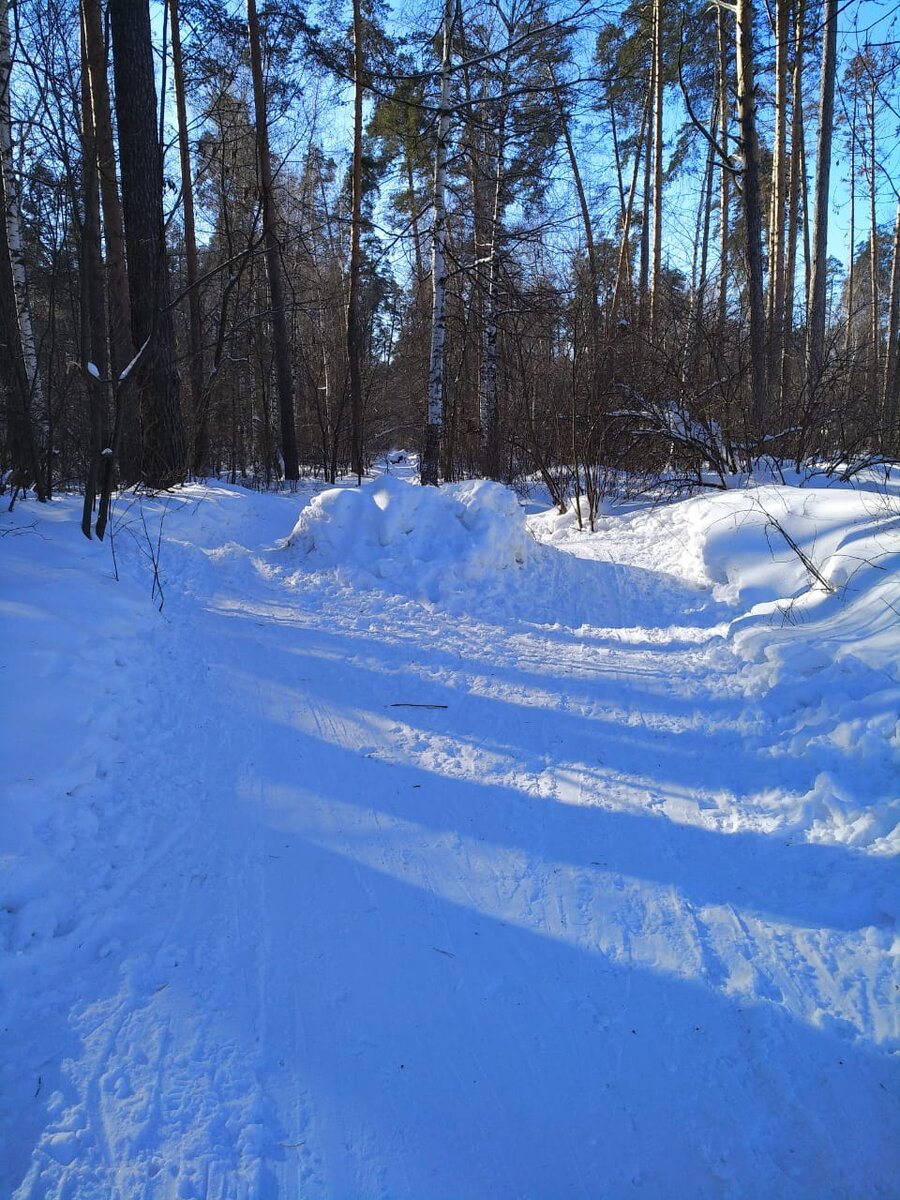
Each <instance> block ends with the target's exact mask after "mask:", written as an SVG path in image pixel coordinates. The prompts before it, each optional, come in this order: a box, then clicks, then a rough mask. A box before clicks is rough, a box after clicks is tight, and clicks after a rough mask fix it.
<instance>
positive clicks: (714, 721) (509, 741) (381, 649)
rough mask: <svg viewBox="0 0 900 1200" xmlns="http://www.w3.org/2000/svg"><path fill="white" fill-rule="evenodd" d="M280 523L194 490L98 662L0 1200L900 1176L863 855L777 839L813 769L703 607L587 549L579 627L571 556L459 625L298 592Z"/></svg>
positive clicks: (882, 904) (880, 938) (572, 1188)
mask: <svg viewBox="0 0 900 1200" xmlns="http://www.w3.org/2000/svg"><path fill="white" fill-rule="evenodd" d="M229 506H230V508H231V509H232V510H233V511H232V515H231V516H228V513H227V512H226V511H225V510H227V509H228V507H229ZM294 507H296V502H295V503H294ZM210 509H215V513H214V516H215V519H212V514H210V517H209V519H207V518H206V516H205V513H206V512H207V511H208V510H210ZM219 510H222V511H221V512H220V511H219ZM292 511H293V510H292V508H291V503H290V502H289V501H286V502H284V503H282V504H280V505H277V504H273V503H271V502H269V503H267V504H263V503H262V502H261V501H255V500H254V499H253V498H252V497H248V498H247V499H246V500H245V501H242V502H238V501H236V500H235V499H234V496H233V495H230V494H223V495H219V496H217V495H216V494H215V492H213V493H211V494H210V496H209V498H208V499H207V500H206V501H205V502H204V504H201V505H198V506H197V511H196V514H195V515H194V517H193V518H192V523H191V524H190V525H189V526H187V525H185V524H184V523H181V524H177V528H176V532H172V533H170V534H167V537H166V541H165V542H164V544H163V565H164V570H165V573H166V576H167V583H166V606H165V608H164V610H163V614H162V616H161V617H156V616H155V614H154V615H151V616H148V619H147V621H146V623H145V626H144V628H142V629H141V630H140V631H139V635H140V645H141V653H140V657H139V658H136V657H135V649H134V646H135V637H134V633H133V632H131V631H126V630H125V629H114V630H113V634H112V635H111V636H110V638H109V639H108V641H107V643H106V646H107V651H108V656H109V660H110V664H111V665H110V667H109V669H108V671H107V672H106V676H105V678H106V680H107V684H106V686H107V689H108V695H107V696H106V697H97V696H94V697H92V698H91V700H90V702H89V704H90V710H89V712H88V713H86V714H84V717H83V719H84V723H85V739H84V749H85V754H84V758H83V761H82V763H81V764H80V766H78V770H79V771H80V774H79V777H78V778H77V779H75V778H73V772H74V771H75V770H76V765H77V764H76V765H73V764H71V763H68V764H61V765H58V767H57V772H58V780H59V782H60V784H62V783H63V782H64V783H65V786H66V788H67V789H69V788H73V789H82V790H83V791H84V792H85V793H86V794H87V795H88V796H89V800H90V803H89V806H88V807H87V808H86V810H85V811H86V813H87V814H88V815H87V816H86V817H85V820H86V821H89V834H90V836H92V837H93V838H94V839H95V841H96V846H97V851H96V856H95V860H96V862H97V864H98V868H97V872H96V875H95V876H94V877H92V878H75V877H72V874H71V872H69V874H68V875H67V874H66V864H65V863H62V864H60V875H61V883H62V885H63V886H65V887H66V888H69V889H71V895H72V904H71V909H72V912H73V913H74V914H75V917H74V921H73V922H71V923H70V925H65V924H64V925H63V927H62V928H57V929H55V930H54V932H53V937H52V941H53V942H54V945H55V949H54V954H55V956H56V957H54V958H52V959H51V958H49V957H48V956H47V952H46V951H45V949H44V948H43V947H42V945H40V944H39V945H35V946H34V947H33V948H31V947H28V946H25V947H19V953H18V956H17V957H15V958H14V959H13V960H12V970H11V972H10V973H9V978H8V980H7V986H8V1000H7V1002H6V1003H5V1004H4V1006H3V1009H2V1012H3V1017H4V1020H3V1027H4V1030H5V1032H4V1037H5V1038H7V1039H10V1041H11V1042H13V1041H14V1042H15V1043H16V1044H18V1045H19V1046H20V1047H21V1052H20V1054H19V1061H23V1058H24V1059H25V1060H27V1061H28V1062H30V1063H32V1064H33V1070H32V1071H31V1073H30V1074H28V1075H27V1076H25V1075H22V1076H20V1077H16V1078H15V1079H12V1078H9V1077H8V1073H7V1077H5V1078H4V1085H5V1087H6V1099H5V1105H4V1107H5V1109H6V1112H5V1113H4V1123H5V1125H6V1128H7V1129H12V1131H13V1134H14V1138H15V1143H14V1144H11V1145H8V1146H7V1147H6V1149H5V1151H3V1152H2V1155H0V1159H2V1161H0V1193H2V1194H3V1195H10V1196H12V1197H13V1198H14V1200H26V1198H27V1200H39V1198H40V1200H44V1198H48V1200H49V1198H57V1197H58V1198H63V1197H71V1198H72V1200H76V1198H77V1200H93V1198H94V1197H97V1198H100V1197H103V1198H107V1197H109V1198H119V1197H121V1198H122V1200H126V1198H131V1197H142V1198H145V1200H169V1198H176V1197H177V1198H179V1200H189V1198H198V1200H250V1198H257V1197H259V1198H262V1200H265V1198H269V1197H272V1198H274V1197H284V1198H294V1197H304V1198H307V1197H308V1198H310V1200H313V1198H322V1200H326V1198H327V1200H340V1198H346V1200H354V1198H359V1200H364V1198H365V1200H368V1198H372V1200H375V1198H382V1197H383V1198H385V1200H395V1198H396V1200H400V1198H404V1197H405V1198H409V1200H432V1198H433V1200H438V1198H442V1197H446V1198H447V1200H451V1198H454V1197H471V1198H480V1197H481V1198H484V1200H488V1198H490V1200H501V1198H507V1197H508V1198H520V1197H533V1198H536V1200H542V1198H552V1197H564V1196H565V1197H569V1196H571V1197H612V1198H615V1197H619V1196H625V1195H632V1194H640V1195H641V1196H656V1197H661V1198H673V1197H674V1198H676V1200H677V1198H678V1197H763V1198H765V1197H773V1198H774V1197H778V1198H790V1197H808V1198H813V1197H815V1198H817V1200H824V1198H827V1197H835V1198H838V1197H840V1198H851V1197H859V1198H861V1200H862V1198H866V1200H872V1198H875V1197H891V1196H897V1195H898V1194H900V1193H898V1190H897V1187H898V1185H897V1179H898V1177H900V1176H898V1174H897V1171H898V1168H900V1161H898V1155H897V1145H898V1140H897V1135H898V1121H897V1117H898V1109H897V1104H896V1095H897V1084H898V1071H897V1054H896V1052H897V1048H898V1045H900V1039H898V1024H897V1015H896V1014H897V999H896V993H897V988H898V982H897V973H896V971H895V969H894V968H893V964H892V957H891V947H892V944H893V934H892V930H891V925H890V917H889V915H888V914H889V913H890V911H891V910H890V907H889V905H890V903H891V901H892V896H893V889H894V881H893V878H892V872H893V864H891V862H890V861H889V860H888V859H887V858H884V857H878V856H872V855H865V854H859V853H855V852H853V851H851V850H848V849H847V848H845V847H842V846H829V845H813V844H809V843H807V842H801V841H799V840H797V841H795V840H794V839H793V838H792V837H791V830H790V828H789V827H788V828H779V827H778V825H777V822H776V821H775V819H774V817H773V814H772V811H771V804H770V803H769V801H768V800H767V799H766V797H767V796H768V795H769V793H770V792H771V789H772V788H773V787H774V786H775V785H774V781H773V779H772V774H773V770H774V769H775V768H773V763H772V759H773V756H779V755H780V756H782V757H781V758H779V761H778V764H777V771H778V780H779V786H780V787H782V788H783V790H785V791H787V792H792V793H796V794H798V795H802V794H804V793H805V792H807V791H808V790H809V789H810V788H811V787H812V786H813V784H814V778H811V777H810V772H811V767H810V762H809V760H808V759H806V758H804V757H803V755H802V753H798V754H796V756H795V757H789V756H788V755H786V754H785V748H784V746H783V744H782V739H781V735H780V732H779V729H778V727H777V722H778V718H777V716H776V715H775V714H774V712H773V711H770V710H769V709H768V708H767V704H766V696H765V694H762V695H760V696H758V697H756V698H755V699H749V700H748V697H747V695H746V693H745V688H744V684H743V682H742V677H741V671H742V667H741V663H740V661H739V660H738V658H737V657H736V655H735V653H734V652H733V650H732V649H731V647H730V644H729V643H728V642H727V640H726V639H725V638H724V637H723V633H724V631H725V625H724V624H723V621H724V615H723V612H722V611H721V609H720V608H719V607H717V606H716V605H715V604H714V603H713V602H712V600H711V598H709V596H708V595H707V596H704V594H701V591H700V589H699V588H691V587H688V586H687V585H685V584H683V583H681V582H675V581H673V579H672V577H670V576H667V575H666V574H665V572H662V571H661V572H658V573H655V574H654V573H653V572H643V573H641V574H640V575H638V574H637V573H636V572H634V571H631V570H629V569H627V568H622V567H618V568H615V569H609V568H607V567H606V564H597V563H594V562H584V563H578V564H576V566H577V567H578V570H579V571H580V572H581V574H580V575H579V576H578V578H579V580H580V582H581V586H582V587H583V588H585V589H590V588H591V587H596V589H597V595H598V597H599V600H598V603H597V605H596V609H597V612H598V613H600V614H603V615H604V616H605V618H606V619H607V620H608V621H609V624H608V625H605V626H590V625H586V624H585V623H584V622H583V620H581V609H580V606H577V605H576V606H575V607H576V608H578V612H577V613H576V614H575V616H574V618H573V619H572V621H571V622H570V623H567V611H568V609H567V605H572V604H573V603H574V602H573V600H572V597H571V595H570V592H569V591H568V590H567V589H569V588H570V587H571V583H572V578H573V577H572V574H571V571H572V562H573V561H574V560H570V562H569V563H568V565H566V564H562V565H559V564H554V563H552V562H551V563H550V565H549V566H547V567H546V568H545V570H546V573H547V579H546V588H547V595H546V597H545V600H546V604H545V606H544V608H545V611H542V613H541V614H539V616H540V617H541V619H538V620H534V621H533V620H529V616H528V613H527V612H522V613H518V614H516V615H515V619H514V620H512V621H503V622H502V623H501V622H500V621H495V622H492V620H491V614H490V608H489V607H488V610H487V612H486V614H484V615H482V616H479V611H478V608H477V605H476V604H473V605H472V611H468V612H462V613H459V612H457V613H453V614H450V613H447V612H444V611H442V610H441V608H440V607H439V606H432V605H429V604H424V603H420V602H418V601H415V600H412V599H410V598H408V597H403V596H394V597H389V596H386V595H385V594H384V593H383V592H380V591H377V590H370V591H363V592H359V591H358V590H356V589H353V588H351V587H349V586H348V585H347V584H346V583H344V582H342V579H341V576H340V574H339V573H334V572H320V573H318V574H317V573H312V572H307V571H304V570H302V569H301V570H298V569H297V564H296V563H295V562H293V561H292V560H291V559H290V557H289V556H288V555H286V554H285V552H284V551H283V550H281V549H279V548H278V547H277V546H276V544H275V543H276V539H277V538H279V537H281V536H283V534H284V533H285V530H286V529H289V528H290V521H291V519H292V517H291V515H290V514H291V513H292ZM223 514H224V515H223ZM225 521H227V522H228V531H227V532H228V536H229V538H230V539H231V540H229V541H228V542H225V543H221V542H220V541H219V540H217V539H219V538H220V536H221V535H220V534H219V531H220V530H221V528H222V526H223V523H224V522H225ZM266 522H268V525H266ZM174 524H175V523H174V522H173V525H174ZM260 529H267V531H268V541H267V542H265V543H264V544H262V545H259V544H256V543H255V542H254V541H252V540H251V539H252V538H253V537H254V536H255V537H257V538H258V537H259V534H258V533H257V532H256V531H258V530H260ZM251 531H253V532H251ZM179 533H185V534H186V533H189V534H190V539H191V540H190V542H188V541H186V540H185V541H180V540H179ZM686 536H687V535H686ZM192 543H193V544H192ZM564 566H565V569H563V567H564ZM648 588H650V589H651V590H650V594H649V597H648ZM654 589H655V590H654ZM654 605H656V611H657V612H658V625H657V626H656V627H655V628H651V629H649V630H648V629H646V628H645V627H644V624H645V620H646V613H647V611H648V610H653V609H654ZM554 611H555V612H556V613H557V614H558V617H557V619H556V620H545V619H543V618H545V617H547V616H548V615H549V614H552V613H553V612H554ZM573 611H574V610H573ZM129 656H130V658H129ZM115 662H119V663H121V664H123V669H121V671H120V674H121V676H122V680H121V681H119V680H117V679H116V668H115V667H114V666H112V664H113V663H115ZM47 669H48V670H49V669H50V667H49V665H48V668H47ZM101 700H102V703H101ZM411 705H442V706H446V707H440V708H428V707H409V706H411ZM394 706H401V707H394ZM813 719H814V718H813ZM135 723H139V724H140V726H141V728H143V729H144V731H145V736H144V739H143V741H142V743H141V746H140V753H139V754H138V755H137V756H136V757H135V756H134V755H125V754H124V753H122V754H118V753H117V746H122V745H123V744H124V742H125V741H126V740H127V737H128V730H129V729H130V728H133V726H134V724H135ZM813 728H815V726H814V725H813ZM795 749H796V748H795ZM88 764H90V765H88ZM735 779H739V780H741V781H742V783H741V788H742V790H741V791H736V790H735V786H734V780H735ZM119 818H121V820H119ZM60 939H62V941H63V943H64V949H63V950H60V949H59V946H58V945H56V943H58V942H59V941H60ZM42 955H43V957H42ZM48 972H50V975H51V983H50V985H48V982H47V978H48ZM36 1029H37V1031H38V1032H35V1030H36Z"/></svg>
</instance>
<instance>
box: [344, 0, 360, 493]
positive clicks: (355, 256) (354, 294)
mask: <svg viewBox="0 0 900 1200" xmlns="http://www.w3.org/2000/svg"><path fill="white" fill-rule="evenodd" d="M362 126H363V19H362V3H361V0H353V162H352V165H351V170H350V193H351V197H350V280H349V286H348V288H347V361H348V364H349V375H350V439H351V451H350V452H351V456H352V462H353V471H354V473H355V474H356V480H357V483H360V484H361V483H362V476H363V429H362V422H363V412H362V407H363V403H362V365H361V362H360V359H361V357H362V329H361V324H360V315H359V283H360V270H361V265H362V253H361V250H360V234H361V225H362V185H363V178H362V174H363V172H362V139H363V127H362Z"/></svg>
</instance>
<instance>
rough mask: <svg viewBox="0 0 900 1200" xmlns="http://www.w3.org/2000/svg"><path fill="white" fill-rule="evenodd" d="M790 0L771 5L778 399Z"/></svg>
mask: <svg viewBox="0 0 900 1200" xmlns="http://www.w3.org/2000/svg"><path fill="white" fill-rule="evenodd" d="M790 7H791V5H790V0H776V3H775V137H774V144H773V150H772V188H771V192H772V202H771V206H770V219H769V298H768V309H769V312H768V317H769V380H770V386H771V388H772V390H773V392H774V393H776V395H775V399H776V401H777V400H779V399H780V396H779V395H778V393H780V390H781V389H780V386H779V383H780V368H781V350H782V344H783V338H784V297H785V265H786V264H785V245H784V239H785V215H786V214H785V209H786V205H787V188H788V172H787V114H788V47H789V43H790V33H791V21H790Z"/></svg>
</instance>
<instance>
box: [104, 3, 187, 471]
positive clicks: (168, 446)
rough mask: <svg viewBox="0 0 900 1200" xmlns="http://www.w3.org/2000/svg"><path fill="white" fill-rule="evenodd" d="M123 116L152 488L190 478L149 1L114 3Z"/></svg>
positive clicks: (131, 277) (144, 436) (145, 467)
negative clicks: (171, 294)
mask: <svg viewBox="0 0 900 1200" xmlns="http://www.w3.org/2000/svg"><path fill="white" fill-rule="evenodd" d="M109 16H110V26H111V29H112V42H113V67H114V72H115V81H116V118H117V124H118V133H119V160H120V168H121V176H122V209H123V214H124V218H125V244H126V253H127V265H128V290H129V294H130V297H131V326H132V338H133V340H134V344H135V346H137V347H138V348H139V349H140V350H142V353H141V358H140V362H139V363H138V364H137V367H136V369H137V372H138V375H137V384H138V388H139V392H140V417H141V461H140V464H139V477H140V478H141V479H142V480H143V481H144V482H145V483H147V484H149V485H150V486H151V487H169V486H171V485H172V484H173V483H177V482H179V481H180V480H182V479H183V478H184V472H185V467H186V450H185V441H184V427H183V424H182V415H181V392H180V387H181V383H180V379H179V376H178V371H177V369H176V366H175V331H174V327H173V324H172V312H171V308H170V305H169V273H168V267H167V262H166V242H165V227H164V216H163V171H162V150H161V147H160V144H159V136H158V129H157V106H156V83H155V78H154V75H155V71H154V57H153V40H152V35H151V27H150V4H149V0H110V4H109Z"/></svg>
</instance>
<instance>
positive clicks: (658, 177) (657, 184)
mask: <svg viewBox="0 0 900 1200" xmlns="http://www.w3.org/2000/svg"><path fill="white" fill-rule="evenodd" d="M661 10H662V0H653V251H652V255H651V269H650V321H649V328H648V330H647V336H648V339H649V341H650V343H651V345H652V344H653V343H654V341H655V339H656V334H657V324H658V320H659V292H660V286H661V274H662V187H663V73H662V68H663V53H662V11H661Z"/></svg>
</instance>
